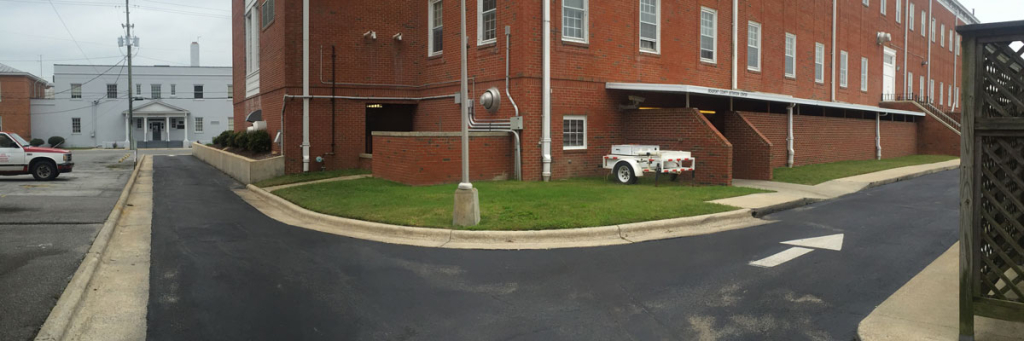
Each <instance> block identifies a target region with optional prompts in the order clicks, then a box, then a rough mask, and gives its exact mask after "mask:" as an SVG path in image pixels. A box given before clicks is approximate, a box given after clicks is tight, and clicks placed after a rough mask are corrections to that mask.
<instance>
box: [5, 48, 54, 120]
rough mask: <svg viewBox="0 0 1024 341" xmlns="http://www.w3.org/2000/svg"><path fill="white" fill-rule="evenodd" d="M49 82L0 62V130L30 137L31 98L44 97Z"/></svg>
mask: <svg viewBox="0 0 1024 341" xmlns="http://www.w3.org/2000/svg"><path fill="white" fill-rule="evenodd" d="M48 84H49V83H48V82H47V81H46V80H44V79H42V78H39V77H37V76H36V75H33V74H31V73H28V72H23V71H21V70H18V69H15V68H12V67H10V66H7V65H4V64H2V63H0V131H6V132H12V133H16V134H18V135H21V137H24V138H26V139H31V138H32V115H31V109H32V99H33V98H45V97H46V87H47V85H48Z"/></svg>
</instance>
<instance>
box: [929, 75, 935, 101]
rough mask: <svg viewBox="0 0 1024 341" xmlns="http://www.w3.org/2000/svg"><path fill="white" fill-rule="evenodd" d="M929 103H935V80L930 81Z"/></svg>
mask: <svg viewBox="0 0 1024 341" xmlns="http://www.w3.org/2000/svg"><path fill="white" fill-rule="evenodd" d="M928 103H935V80H934V79H929V80H928Z"/></svg>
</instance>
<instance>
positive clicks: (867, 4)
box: [861, 0, 871, 6]
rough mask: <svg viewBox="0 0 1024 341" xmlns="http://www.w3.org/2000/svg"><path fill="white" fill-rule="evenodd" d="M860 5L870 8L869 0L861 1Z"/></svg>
mask: <svg viewBox="0 0 1024 341" xmlns="http://www.w3.org/2000/svg"><path fill="white" fill-rule="evenodd" d="M861 3H863V4H864V6H871V1H870V0H861Z"/></svg>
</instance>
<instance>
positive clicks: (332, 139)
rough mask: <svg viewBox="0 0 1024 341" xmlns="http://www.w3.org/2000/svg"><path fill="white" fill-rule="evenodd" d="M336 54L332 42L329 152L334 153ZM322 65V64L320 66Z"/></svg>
mask: <svg viewBox="0 0 1024 341" xmlns="http://www.w3.org/2000/svg"><path fill="white" fill-rule="evenodd" d="M337 57H338V56H337V54H336V53H335V47H334V44H331V154H330V155H334V152H335V150H334V149H335V148H334V146H335V145H337V144H338V142H337V141H338V139H337V136H336V135H335V134H336V132H337V131H338V128H337V126H336V125H337V118H336V117H337V114H338V112H337V107H336V106H335V105H334V101H335V98H334V80H335V79H337V78H336V77H337V72H338V69H337V66H338V64H337ZM321 67H322V66H321Z"/></svg>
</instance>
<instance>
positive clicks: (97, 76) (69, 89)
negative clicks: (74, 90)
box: [53, 59, 124, 95]
mask: <svg viewBox="0 0 1024 341" xmlns="http://www.w3.org/2000/svg"><path fill="white" fill-rule="evenodd" d="M121 62H124V59H121V61H118V62H117V64H114V65H111V66H110V68H108V69H107V70H106V71H103V72H101V73H100V74H98V75H96V77H93V78H92V79H90V80H87V81H85V83H81V84H80V85H86V84H89V83H90V82H92V81H94V80H96V79H98V78H100V77H103V76H104V75H106V74H107V72H109V71H110V70H112V69H114V68H115V67H117V66H118V65H121ZM93 68H94V69H95V68H96V67H95V66H93ZM122 70H123V68H122ZM118 77H121V76H120V75H118ZM119 79H120V78H119ZM75 84H78V83H75ZM79 89H81V88H79ZM68 91H71V88H68V89H67V90H64V91H60V92H54V93H53V94H54V95H57V94H62V93H65V92H68Z"/></svg>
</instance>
